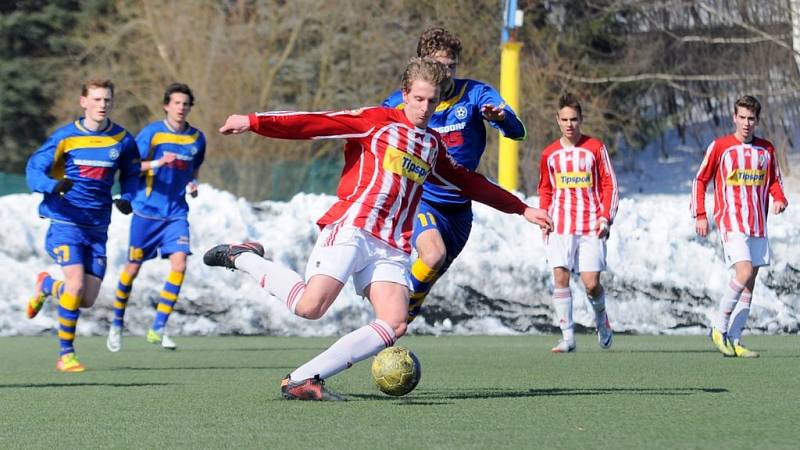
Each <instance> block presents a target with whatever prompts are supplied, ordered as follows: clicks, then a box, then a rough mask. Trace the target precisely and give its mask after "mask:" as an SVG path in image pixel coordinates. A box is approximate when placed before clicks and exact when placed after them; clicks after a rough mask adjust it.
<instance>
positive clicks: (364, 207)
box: [249, 108, 527, 253]
mask: <svg viewBox="0 0 800 450" xmlns="http://www.w3.org/2000/svg"><path fill="white" fill-rule="evenodd" d="M249 117H250V129H251V130H252V131H254V132H256V133H258V134H262V135H264V136H269V137H274V138H282V139H345V140H346V143H345V146H344V158H345V163H344V169H343V170H342V179H341V181H340V182H339V187H338V188H337V191H336V195H337V197H338V198H339V200H338V201H337V202H336V203H335V204H334V205H333V206H332V207H331V208H330V209H329V210H328V211H327V212H326V213H325V215H323V216H322V217H321V218H320V219H319V220H318V221H317V224H318V225H319V226H320V227H324V226H325V225H328V224H331V223H342V224H343V225H351V226H354V227H356V228H361V229H364V230H365V231H367V232H369V233H370V234H372V235H373V236H375V237H377V238H378V239H381V240H382V241H384V242H386V243H387V244H389V245H391V246H393V247H396V248H399V249H401V250H403V251H405V252H406V253H411V244H410V242H409V239H410V237H411V231H412V226H413V223H414V215H415V214H416V211H417V206H418V205H419V201H420V198H421V196H422V185H423V183H425V182H426V181H429V182H433V183H435V184H437V185H439V186H442V187H445V188H447V189H453V190H455V191H460V192H461V193H463V194H464V195H466V196H467V197H470V198H472V199H473V200H477V201H479V202H481V203H486V204H487V205H489V206H492V207H494V208H495V209H498V210H500V211H503V212H506V213H516V214H522V213H524V212H525V209H526V208H527V205H525V204H524V203H523V202H522V201H520V200H519V199H518V198H517V197H515V196H513V195H512V194H511V193H509V192H507V191H505V190H503V189H502V188H500V187H499V186H497V185H495V184H493V183H491V182H490V181H488V180H487V179H486V178H484V177H483V176H482V175H480V174H477V173H475V172H472V171H469V170H467V169H466V168H464V167H463V166H461V165H459V164H458V163H456V162H455V161H454V160H453V159H452V158H451V157H450V155H449V154H448V153H447V147H445V145H444V143H443V142H442V138H441V136H440V135H439V134H438V133H437V132H436V131H434V130H433V129H431V128H427V129H422V128H418V127H415V126H414V125H412V124H411V122H409V121H408V119H407V118H406V116H405V114H404V113H403V112H402V111H400V110H397V109H392V108H362V109H359V110H353V111H338V112H268V113H254V114H250V116H249Z"/></svg>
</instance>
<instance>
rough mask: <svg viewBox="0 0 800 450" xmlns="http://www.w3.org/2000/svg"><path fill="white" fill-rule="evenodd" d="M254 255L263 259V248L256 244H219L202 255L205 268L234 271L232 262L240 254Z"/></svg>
mask: <svg viewBox="0 0 800 450" xmlns="http://www.w3.org/2000/svg"><path fill="white" fill-rule="evenodd" d="M247 252H249V253H255V254H256V255H258V256H260V257H262V258H263V257H264V246H263V245H261V244H259V243H258V242H244V243H242V244H220V245H217V246H216V247H213V248H212V249H210V250H209V251H207V252H206V254H205V255H203V262H204V263H205V264H206V265H207V266H212V267H213V266H221V267H227V268H228V269H236V266H234V265H233V262H234V261H235V260H236V257H237V256H239V255H241V254H242V253H247Z"/></svg>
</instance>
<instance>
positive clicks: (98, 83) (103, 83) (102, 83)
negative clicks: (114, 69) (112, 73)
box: [81, 79, 114, 97]
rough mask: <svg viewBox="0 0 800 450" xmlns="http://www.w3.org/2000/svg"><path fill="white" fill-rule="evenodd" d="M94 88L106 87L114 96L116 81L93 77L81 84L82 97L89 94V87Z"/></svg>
mask: <svg viewBox="0 0 800 450" xmlns="http://www.w3.org/2000/svg"><path fill="white" fill-rule="evenodd" d="M92 88H106V89H108V90H109V91H111V96H112V97H113V96H114V83H112V82H111V80H100V79H93V80H86V81H85V82H84V83H83V86H81V97H86V96H87V95H89V89H92Z"/></svg>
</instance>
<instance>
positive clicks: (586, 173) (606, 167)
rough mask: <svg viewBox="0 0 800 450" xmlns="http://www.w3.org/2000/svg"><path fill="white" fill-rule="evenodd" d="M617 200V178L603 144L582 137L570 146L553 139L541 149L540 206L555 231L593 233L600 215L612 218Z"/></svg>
mask: <svg viewBox="0 0 800 450" xmlns="http://www.w3.org/2000/svg"><path fill="white" fill-rule="evenodd" d="M618 203H619V192H618V190H617V178H616V176H615V175H614V169H613V167H611V159H610V158H609V157H608V152H607V151H606V146H605V145H603V143H602V142H601V141H600V140H598V139H595V138H593V137H590V136H581V138H580V140H579V141H578V143H577V144H576V145H575V146H573V147H564V145H563V144H562V143H561V139H556V140H555V141H553V142H552V143H551V144H550V145H548V146H547V147H545V149H544V151H542V158H541V161H540V164H539V207H540V208H542V209H546V210H547V212H548V213H549V214H550V217H552V218H553V226H554V229H553V232H554V233H557V234H576V235H593V234H597V232H598V220H599V219H600V218H601V217H602V218H605V219H606V220H608V223H609V225H610V224H611V223H612V222H613V221H614V216H615V215H616V214H617V206H618Z"/></svg>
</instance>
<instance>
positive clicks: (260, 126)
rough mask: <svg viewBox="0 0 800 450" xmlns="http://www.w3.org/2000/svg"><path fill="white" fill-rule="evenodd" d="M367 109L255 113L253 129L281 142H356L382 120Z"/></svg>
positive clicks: (377, 114) (251, 116)
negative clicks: (301, 140) (298, 140)
mask: <svg viewBox="0 0 800 450" xmlns="http://www.w3.org/2000/svg"><path fill="white" fill-rule="evenodd" d="M379 116H380V114H379V111H375V108H367V109H360V110H353V111H334V112H285V111H282V112H264V113H253V114H250V115H249V116H248V117H249V119H250V130H251V131H253V132H255V133H258V134H261V135H263V136H269V137H273V138H279V139H353V138H359V137H364V136H367V135H369V133H370V132H372V130H373V129H374V127H375V124H376V123H377V122H378V121H379V119H380V117H379Z"/></svg>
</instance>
